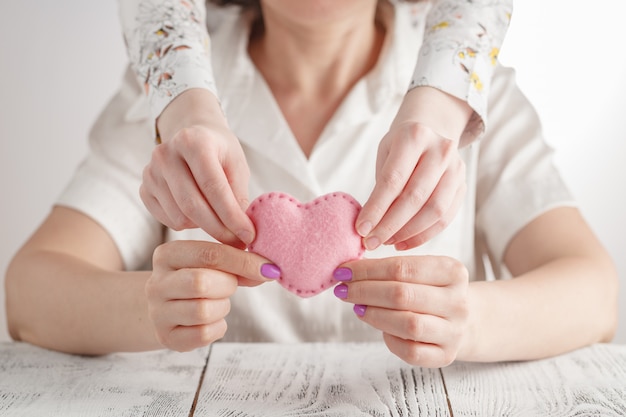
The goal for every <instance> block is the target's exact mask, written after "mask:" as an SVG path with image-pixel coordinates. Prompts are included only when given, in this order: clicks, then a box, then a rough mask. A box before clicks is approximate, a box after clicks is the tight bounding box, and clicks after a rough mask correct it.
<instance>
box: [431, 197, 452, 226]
mask: <svg viewBox="0 0 626 417" xmlns="http://www.w3.org/2000/svg"><path fill="white" fill-rule="evenodd" d="M448 208H449V207H448V206H447V205H445V204H444V203H443V202H442V201H441V199H438V198H436V199H431V201H429V203H428V210H429V211H430V212H431V213H433V214H434V215H435V217H437V219H439V222H442V223H444V225H445V226H447V224H445V223H447V221H448V220H447V217H446V214H447V212H448Z"/></svg>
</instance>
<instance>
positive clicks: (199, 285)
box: [190, 269, 210, 296]
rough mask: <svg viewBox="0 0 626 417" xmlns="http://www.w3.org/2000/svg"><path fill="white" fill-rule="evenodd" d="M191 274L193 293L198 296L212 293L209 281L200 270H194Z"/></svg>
mask: <svg viewBox="0 0 626 417" xmlns="http://www.w3.org/2000/svg"><path fill="white" fill-rule="evenodd" d="M190 274H191V291H192V293H193V294H196V295H197V296H202V295H206V294H208V293H209V291H210V288H209V287H210V286H209V283H208V280H207V279H206V277H205V275H204V273H203V271H202V270H200V269H193V270H191V271H190Z"/></svg>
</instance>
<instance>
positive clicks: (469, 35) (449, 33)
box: [409, 0, 513, 142]
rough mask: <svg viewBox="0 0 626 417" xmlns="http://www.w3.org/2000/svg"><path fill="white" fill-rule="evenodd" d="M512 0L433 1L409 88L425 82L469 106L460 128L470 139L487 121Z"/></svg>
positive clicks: (465, 137)
mask: <svg viewBox="0 0 626 417" xmlns="http://www.w3.org/2000/svg"><path fill="white" fill-rule="evenodd" d="M512 11H513V0H473V1H468V0H439V1H433V4H432V8H431V9H430V11H429V13H428V17H427V22H426V32H425V34H424V42H423V44H422V47H421V49H420V52H419V56H418V59H417V63H416V66H415V71H414V73H413V78H412V79H411V84H410V87H409V89H411V88H414V87H418V86H430V87H434V88H437V89H439V90H442V91H444V92H446V93H448V94H451V95H453V96H455V97H457V98H459V99H461V100H465V101H466V102H467V103H468V105H469V106H470V107H471V108H472V109H473V110H474V115H473V116H472V117H471V119H470V121H469V123H468V125H467V127H466V129H465V131H464V133H463V136H464V140H467V139H469V140H468V142H469V141H471V140H473V139H475V138H476V137H477V136H478V135H479V134H481V133H482V132H483V131H484V129H485V125H486V122H487V96H488V93H489V86H490V83H491V78H492V74H493V70H494V68H495V65H496V62H497V58H498V53H499V51H500V46H501V45H502V42H503V41H504V37H505V35H506V32H507V30H508V26H509V21H510V18H511V14H512Z"/></svg>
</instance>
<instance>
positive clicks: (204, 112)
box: [156, 88, 228, 142]
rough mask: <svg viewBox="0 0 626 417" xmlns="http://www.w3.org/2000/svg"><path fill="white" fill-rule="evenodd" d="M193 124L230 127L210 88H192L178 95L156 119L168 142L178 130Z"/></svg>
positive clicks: (157, 125)
mask: <svg viewBox="0 0 626 417" xmlns="http://www.w3.org/2000/svg"><path fill="white" fill-rule="evenodd" d="M191 126H213V127H218V128H228V123H227V121H226V116H225V115H224V112H223V111H222V108H221V106H220V103H219V100H218V99H217V97H216V96H215V95H214V94H213V93H211V92H210V91H208V90H205V89H202V88H192V89H189V90H186V91H184V92H182V93H181V94H179V95H178V96H176V98H174V99H173V100H172V101H171V102H170V104H168V105H167V107H166V108H165V109H164V110H163V112H162V113H161V115H160V116H159V118H158V119H157V120H156V128H157V134H158V136H159V138H160V140H161V141H163V142H167V141H168V140H169V139H171V138H172V137H173V136H174V135H175V134H176V132H178V131H180V130H182V129H184V128H187V127H191Z"/></svg>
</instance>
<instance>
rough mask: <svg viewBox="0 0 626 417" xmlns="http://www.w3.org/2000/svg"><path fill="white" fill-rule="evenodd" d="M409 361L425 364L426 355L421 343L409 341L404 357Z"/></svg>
mask: <svg viewBox="0 0 626 417" xmlns="http://www.w3.org/2000/svg"><path fill="white" fill-rule="evenodd" d="M403 359H404V360H405V361H406V362H407V363H409V364H411V365H415V366H425V364H424V363H422V362H423V360H424V355H423V352H422V349H421V348H420V345H419V343H412V342H408V346H407V348H406V351H405V353H404V358H403Z"/></svg>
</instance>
